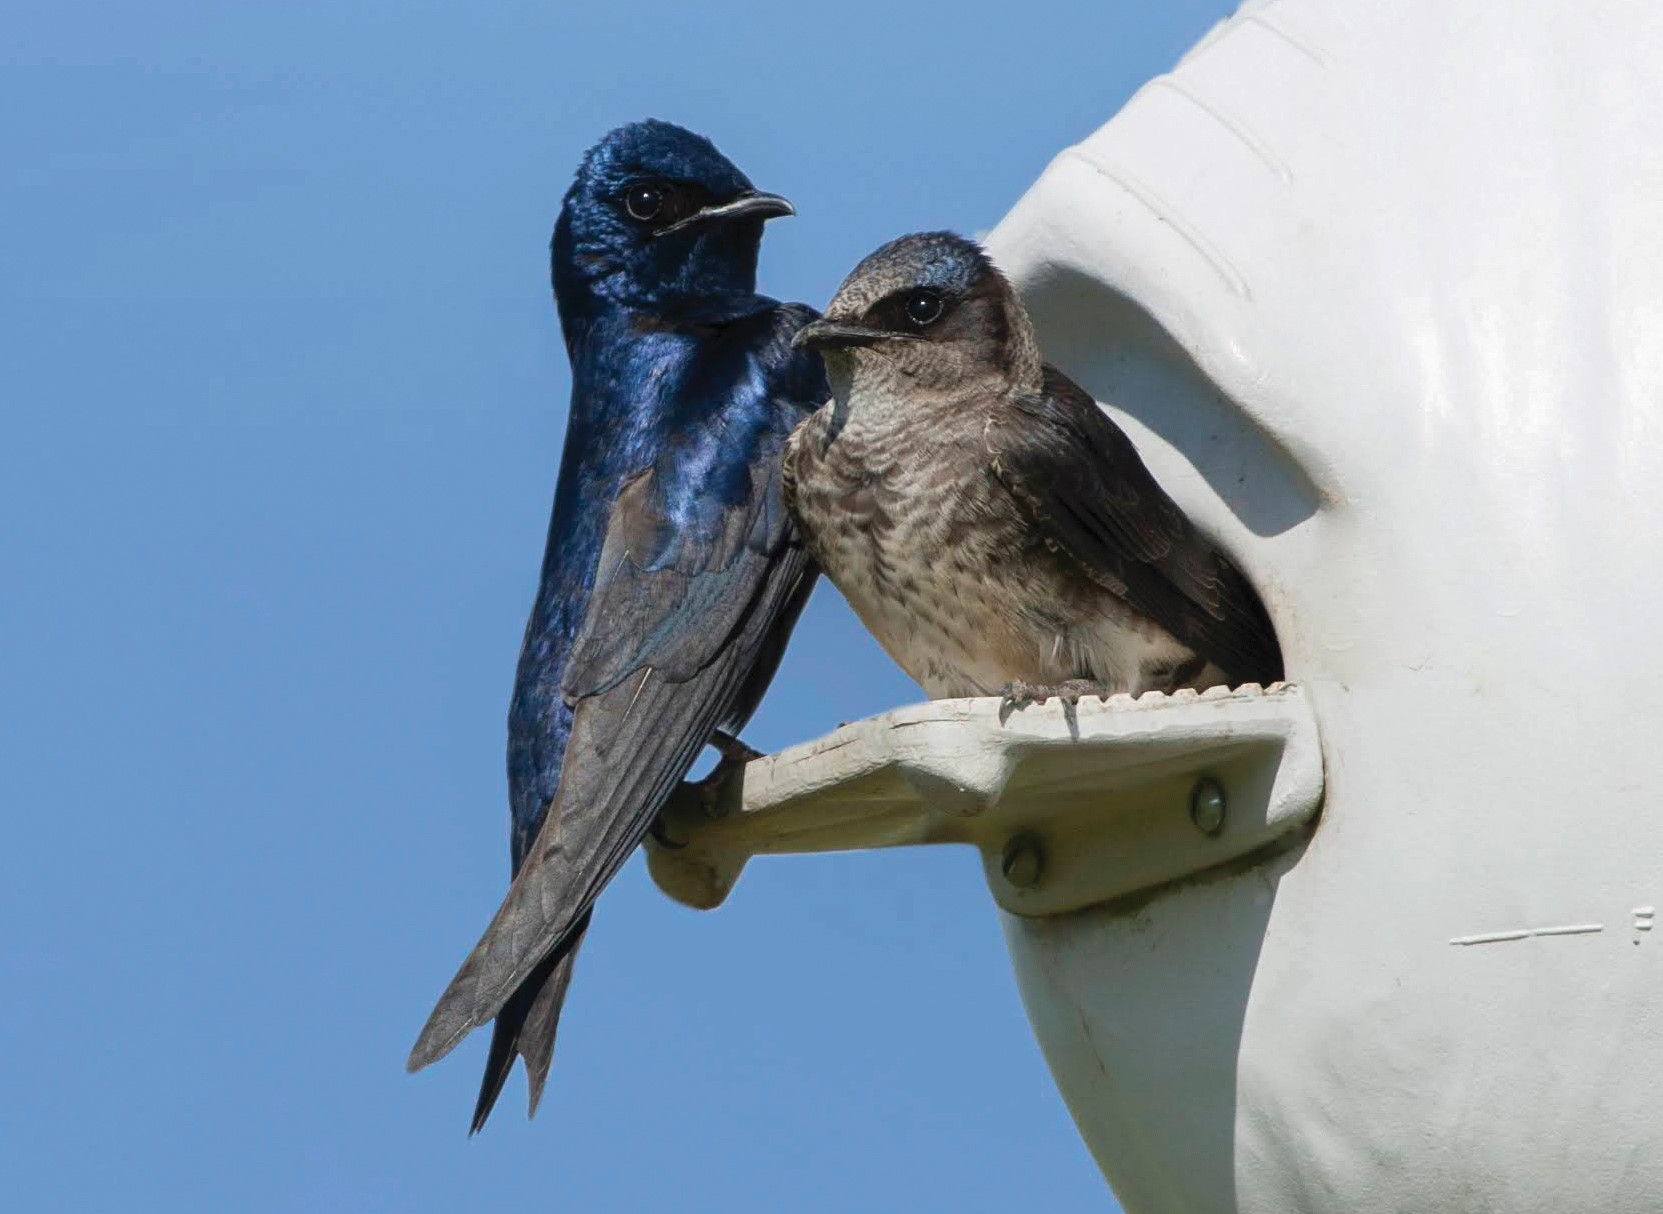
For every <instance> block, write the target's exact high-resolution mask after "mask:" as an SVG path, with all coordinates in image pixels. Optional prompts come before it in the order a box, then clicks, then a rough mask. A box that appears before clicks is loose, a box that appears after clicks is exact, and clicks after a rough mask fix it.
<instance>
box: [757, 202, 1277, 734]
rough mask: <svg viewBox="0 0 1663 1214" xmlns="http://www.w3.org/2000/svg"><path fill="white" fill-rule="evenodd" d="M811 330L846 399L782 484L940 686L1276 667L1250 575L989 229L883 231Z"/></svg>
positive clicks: (872, 623) (840, 575)
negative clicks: (1045, 329) (1088, 389)
mask: <svg viewBox="0 0 1663 1214" xmlns="http://www.w3.org/2000/svg"><path fill="white" fill-rule="evenodd" d="M796 340H797V342H798V343H799V344H800V345H802V346H804V347H807V348H814V349H818V350H820V351H821V353H822V355H823V356H824V358H825V362H826V370H827V374H828V375H829V377H830V380H831V385H832V391H833V393H834V398H833V400H832V401H831V402H830V403H829V404H827V405H826V406H825V407H824V408H822V409H820V410H819V411H818V412H816V413H815V414H814V416H813V417H811V418H810V419H809V420H808V421H806V422H804V423H803V425H802V426H801V427H799V428H798V430H797V432H796V433H795V434H794V435H793V436H792V439H791V446H790V450H789V452H788V453H787V455H786V461H785V486H786V497H787V501H788V502H789V503H790V505H791V508H792V511H793V513H794V514H795V515H796V517H797V519H798V521H799V522H800V524H801V526H802V529H803V533H804V535H805V536H806V538H807V540H808V545H809V550H810V551H811V552H812V553H813V554H814V557H815V558H816V560H817V561H818V562H819V563H820V565H821V567H822V568H823V569H824V570H825V572H826V575H827V576H828V577H830V578H831V580H832V581H833V582H834V583H835V584H836V586H837V588H838V589H839V590H841V591H842V592H843V595H844V597H845V598H847V599H848V600H849V603H850V604H851V605H852V606H853V607H854V609H855V611H856V613H857V614H858V615H859V616H860V618H861V620H862V621H863V622H864V623H865V625H866V626H867V628H868V629H870V630H871V632H872V633H873V634H874V635H875V636H876V637H877V639H878V641H879V642H880V643H881V644H882V645H883V647H884V648H885V649H886V650H887V651H888V652H889V655H890V656H891V657H892V658H894V659H895V661H896V662H897V663H898V664H899V665H900V666H901V667H902V669H904V670H905V671H906V672H907V673H908V674H909V675H911V676H912V677H913V678H914V679H916V680H917V681H918V683H919V684H920V685H921V686H922V687H923V688H924V690H925V692H926V693H927V694H928V695H930V696H932V697H946V696H977V695H992V694H1000V695H1004V696H1006V697H1007V699H1008V700H1009V701H1011V702H1013V706H1019V705H1021V704H1024V703H1027V702H1030V701H1033V700H1043V699H1045V698H1048V697H1049V696H1052V695H1058V696H1062V697H1064V698H1065V699H1068V700H1071V701H1072V700H1076V699H1078V697H1079V696H1080V695H1082V694H1096V695H1107V694H1112V693H1114V692H1132V693H1139V692H1142V691H1146V690H1151V689H1156V690H1162V691H1171V690H1176V689H1178V688H1182V687H1195V688H1202V687H1208V686H1212V685H1214V684H1217V683H1239V682H1247V681H1258V682H1270V681H1273V680H1275V679H1278V678H1280V677H1281V673H1282V658H1281V653H1280V651H1279V649H1278V647H1277V643H1276V636H1275V633H1274V632H1273V630H1272V628H1271V624H1270V621H1269V619H1268V618H1267V616H1266V614H1265V610H1264V608H1263V606H1262V604H1261V603H1260V601H1259V599H1258V596H1257V595H1256V594H1255V593H1254V591H1253V588H1252V587H1251V586H1250V585H1249V584H1248V582H1247V579H1246V578H1244V577H1243V576H1242V574H1241V573H1240V571H1238V570H1237V568H1236V567H1235V565H1234V564H1232V563H1231V561H1230V559H1229V557H1227V556H1226V555H1225V554H1224V553H1223V552H1222V551H1220V549H1219V548H1218V546H1217V545H1216V544H1214V543H1213V542H1212V541H1211V540H1210V539H1208V538H1207V536H1206V535H1204V534H1202V533H1201V532H1200V531H1199V530H1198V529H1197V528H1196V527H1195V526H1194V524H1193V523H1191V522H1190V520H1189V519H1188V518H1187V517H1186V516H1185V514H1184V513H1183V511H1182V510H1180V509H1179V508H1178V507H1177V505H1175V504H1174V503H1173V501H1172V499H1171V498H1169V497H1168V496H1167V495H1166V493H1165V492H1164V491H1163V490H1162V489H1161V487H1160V485H1158V484H1157V483H1156V482H1155V478H1154V477H1153V476H1151V475H1150V473H1149V470H1148V469H1147V468H1145V467H1144V464H1143V461H1142V460H1141V459H1140V458H1139V457H1138V453H1137V450H1136V448H1135V447H1133V445H1132V443H1131V440H1130V439H1128V438H1127V437H1126V435H1125V434H1124V433H1123V432H1122V431H1121V430H1120V428H1119V427H1118V426H1116V425H1115V424H1114V422H1113V421H1111V420H1110V419H1109V417H1108V416H1107V415H1106V414H1105V413H1104V412H1103V411H1102V410H1101V409H1099V408H1098V407H1097V404H1096V402H1095V401H1093V400H1092V399H1091V397H1090V396H1088V395H1087V394H1086V393H1085V392H1083V391H1081V390H1080V389H1079V388H1078V387H1076V386H1075V385H1074V384H1073V383H1072V382H1070V381H1069V380H1068V379H1067V377H1065V376H1064V375H1063V374H1062V373H1061V372H1059V371H1057V370H1056V369H1055V368H1054V367H1050V366H1047V365H1045V363H1044V362H1043V361H1042V359H1041V357H1040V351H1039V345H1038V343H1037V341H1036V340H1035V337H1034V331H1033V326H1032V325H1031V324H1030V323H1029V320H1028V316H1027V313H1026V312H1025V311H1024V309H1023V307H1022V304H1021V302H1020V300H1019V299H1018V298H1017V296H1016V293H1015V292H1014V291H1013V290H1012V288H1011V286H1010V284H1009V283H1008V282H1007V281H1006V280H1005V277H1004V276H1003V275H1002V274H1000V272H999V271H998V270H997V269H996V268H995V267H994V265H993V263H992V262H991V261H990V260H989V259H988V257H987V255H986V254H985V253H984V252H983V251H982V250H981V249H980V248H979V247H978V246H977V245H975V244H973V243H972V242H970V241H968V240H965V239H964V238H962V237H960V236H956V235H953V234H952V233H949V232H932V233H925V234H921V235H914V236H906V237H903V238H901V239H900V240H896V241H893V242H892V243H890V244H887V245H885V246H884V247H883V248H881V249H879V250H877V252H875V253H873V254H872V255H871V256H870V257H868V258H866V260H865V261H863V262H861V263H860V265H859V266H857V267H856V268H855V270H854V272H853V273H852V274H850V275H849V277H848V278H847V279H846V280H845V281H844V283H843V285H842V287H841V288H839V290H838V292H837V295H836V297H835V298H834V299H833V300H832V301H831V303H830V304H829V305H828V306H827V308H826V313H825V317H824V319H822V320H819V321H816V322H815V323H813V324H810V325H808V326H807V327H805V328H804V329H803V330H802V331H801V332H799V333H798V334H797V339H796Z"/></svg>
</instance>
